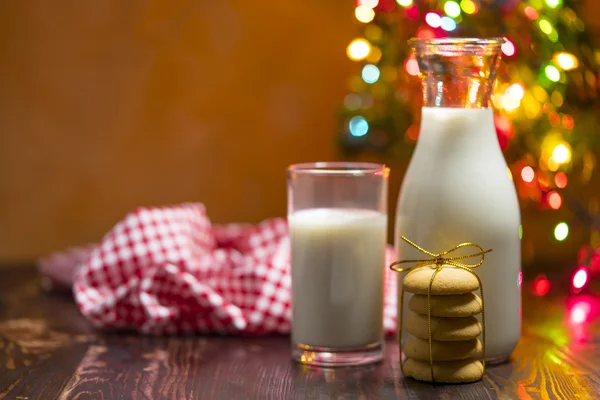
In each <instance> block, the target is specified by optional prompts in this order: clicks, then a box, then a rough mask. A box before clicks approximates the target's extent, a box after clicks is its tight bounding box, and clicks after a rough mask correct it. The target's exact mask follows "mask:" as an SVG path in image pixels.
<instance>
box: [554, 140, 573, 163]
mask: <svg viewBox="0 0 600 400" xmlns="http://www.w3.org/2000/svg"><path fill="white" fill-rule="evenodd" d="M567 146H568V145H567V144H564V143H561V144H559V145H557V146H556V147H555V148H554V150H552V159H553V160H554V161H555V162H557V163H558V164H564V163H567V162H569V161H571V149H569V147H567Z"/></svg>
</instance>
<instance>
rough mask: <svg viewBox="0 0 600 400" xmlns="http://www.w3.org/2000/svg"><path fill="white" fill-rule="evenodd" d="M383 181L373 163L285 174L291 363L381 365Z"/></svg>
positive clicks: (308, 167) (383, 171)
mask: <svg viewBox="0 0 600 400" xmlns="http://www.w3.org/2000/svg"><path fill="white" fill-rule="evenodd" d="M388 175H389V169H388V168H387V167H385V166H384V165H380V164H370V163H340V162H330V163H308V164H296V165H292V166H290V167H289V168H288V222H289V229H290V240H291V255H292V335H291V342H292V358H293V359H294V360H296V361H299V362H301V363H305V364H311V365H320V366H344V365H360V364H367V363H372V362H376V361H379V360H381V358H382V354H383V289H384V274H385V268H386V266H385V247H386V242H387V221H388V219H387V192H388Z"/></svg>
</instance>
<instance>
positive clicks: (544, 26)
mask: <svg viewBox="0 0 600 400" xmlns="http://www.w3.org/2000/svg"><path fill="white" fill-rule="evenodd" d="M538 26H539V27H540V30H541V31H542V32H544V33H545V34H546V35H549V34H551V33H552V31H553V30H554V28H553V27H552V24H551V23H550V21H548V20H547V19H545V18H541V19H540V22H538Z"/></svg>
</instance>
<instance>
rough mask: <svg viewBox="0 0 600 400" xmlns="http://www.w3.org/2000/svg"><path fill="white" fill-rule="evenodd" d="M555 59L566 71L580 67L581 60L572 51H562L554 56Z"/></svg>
mask: <svg viewBox="0 0 600 400" xmlns="http://www.w3.org/2000/svg"><path fill="white" fill-rule="evenodd" d="M554 60H555V61H556V63H557V64H558V66H559V67H561V68H562V69H564V70H565V71H570V70H572V69H575V68H577V67H579V60H578V59H577V57H575V56H574V55H573V54H571V53H566V52H560V53H557V54H556V55H555V56H554Z"/></svg>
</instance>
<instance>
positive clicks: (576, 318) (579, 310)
mask: <svg viewBox="0 0 600 400" xmlns="http://www.w3.org/2000/svg"><path fill="white" fill-rule="evenodd" d="M590 311H592V307H591V306H590V304H589V303H588V302H586V301H578V302H577V303H575V304H573V306H572V307H571V311H570V312H569V320H570V321H571V323H573V324H581V323H583V322H585V321H586V320H587V319H588V316H589V315H590Z"/></svg>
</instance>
